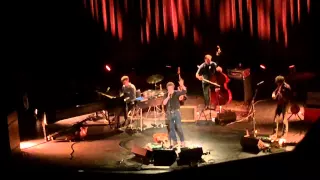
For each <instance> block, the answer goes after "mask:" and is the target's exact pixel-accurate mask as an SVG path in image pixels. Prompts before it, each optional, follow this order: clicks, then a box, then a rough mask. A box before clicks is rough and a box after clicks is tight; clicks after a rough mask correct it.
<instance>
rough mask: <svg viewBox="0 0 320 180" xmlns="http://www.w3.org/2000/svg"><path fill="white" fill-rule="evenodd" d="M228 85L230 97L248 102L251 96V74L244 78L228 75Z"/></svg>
mask: <svg viewBox="0 0 320 180" xmlns="http://www.w3.org/2000/svg"><path fill="white" fill-rule="evenodd" d="M228 87H229V89H230V91H231V93H232V99H233V100H237V101H244V102H245V103H249V102H250V101H251V98H252V87H251V75H249V76H248V77H246V78H244V79H239V78H232V77H230V82H229V84H228Z"/></svg>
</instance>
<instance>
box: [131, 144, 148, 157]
mask: <svg viewBox="0 0 320 180" xmlns="http://www.w3.org/2000/svg"><path fill="white" fill-rule="evenodd" d="M131 152H132V153H133V154H135V155H136V156H138V157H142V158H148V159H150V158H151V156H152V152H151V151H149V150H147V149H145V148H142V147H139V146H136V145H133V147H132V148H131Z"/></svg>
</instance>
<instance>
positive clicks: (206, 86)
mask: <svg viewBox="0 0 320 180" xmlns="http://www.w3.org/2000/svg"><path fill="white" fill-rule="evenodd" d="M216 71H218V72H222V68H221V67H219V66H218V65H217V63H215V62H213V61H212V56H211V55H209V54H207V55H205V57H204V62H203V63H202V64H201V65H200V66H199V67H198V71H197V73H196V78H197V79H199V80H200V81H202V90H203V96H204V104H205V108H206V109H209V108H210V91H211V88H212V86H213V85H212V84H210V83H207V82H205V81H203V79H206V80H210V79H211V77H212V76H214V75H215V73H216ZM214 90H215V91H219V88H216V87H215V89H214ZM216 105H217V104H215V105H214V106H216ZM214 109H215V107H214Z"/></svg>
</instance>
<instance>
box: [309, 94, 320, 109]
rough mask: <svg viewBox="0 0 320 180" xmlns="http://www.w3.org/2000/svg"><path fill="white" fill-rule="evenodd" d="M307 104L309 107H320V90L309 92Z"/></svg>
mask: <svg viewBox="0 0 320 180" xmlns="http://www.w3.org/2000/svg"><path fill="white" fill-rule="evenodd" d="M306 106H307V107H308V108H320V92H308V94H307V101H306Z"/></svg>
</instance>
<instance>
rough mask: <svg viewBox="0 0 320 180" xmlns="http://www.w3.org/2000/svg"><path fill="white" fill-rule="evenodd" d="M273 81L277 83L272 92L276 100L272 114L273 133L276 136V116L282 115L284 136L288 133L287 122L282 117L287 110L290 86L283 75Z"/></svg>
mask: <svg viewBox="0 0 320 180" xmlns="http://www.w3.org/2000/svg"><path fill="white" fill-rule="evenodd" d="M275 83H276V84H277V88H276V90H274V91H273V93H272V99H274V100H277V108H276V111H275V115H274V129H273V135H272V136H274V135H275V136H277V134H276V133H277V121H276V118H277V116H281V115H282V121H283V128H282V136H286V135H287V133H288V128H289V123H288V120H287V119H285V118H284V116H285V115H286V112H287V108H288V105H289V101H290V97H291V87H290V85H289V84H287V83H286V82H285V79H284V77H283V76H277V77H276V78H275Z"/></svg>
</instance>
